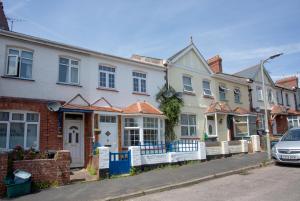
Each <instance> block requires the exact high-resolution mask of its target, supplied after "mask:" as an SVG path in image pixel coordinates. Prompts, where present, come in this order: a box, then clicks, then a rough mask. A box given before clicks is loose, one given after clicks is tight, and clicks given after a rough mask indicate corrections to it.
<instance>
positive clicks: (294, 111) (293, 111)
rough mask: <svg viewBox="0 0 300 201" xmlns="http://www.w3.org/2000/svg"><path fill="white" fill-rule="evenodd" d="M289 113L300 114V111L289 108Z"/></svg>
mask: <svg viewBox="0 0 300 201" xmlns="http://www.w3.org/2000/svg"><path fill="white" fill-rule="evenodd" d="M288 113H289V114H291V115H300V111H297V110H294V109H288Z"/></svg>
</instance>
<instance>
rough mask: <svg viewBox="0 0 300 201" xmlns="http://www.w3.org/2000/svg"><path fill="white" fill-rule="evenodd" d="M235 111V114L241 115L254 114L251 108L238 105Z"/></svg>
mask: <svg viewBox="0 0 300 201" xmlns="http://www.w3.org/2000/svg"><path fill="white" fill-rule="evenodd" d="M233 112H234V113H235V114H239V115H245V114H254V113H253V112H250V111H249V110H247V109H245V108H243V107H236V108H235V109H234V110H233Z"/></svg>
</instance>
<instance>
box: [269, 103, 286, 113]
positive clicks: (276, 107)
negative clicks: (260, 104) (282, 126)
mask: <svg viewBox="0 0 300 201" xmlns="http://www.w3.org/2000/svg"><path fill="white" fill-rule="evenodd" d="M271 114H287V109H286V107H284V106H282V105H274V106H273V107H272V108H271Z"/></svg>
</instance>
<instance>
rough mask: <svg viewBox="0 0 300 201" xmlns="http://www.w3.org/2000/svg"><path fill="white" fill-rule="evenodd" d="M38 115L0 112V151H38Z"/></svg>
mask: <svg viewBox="0 0 300 201" xmlns="http://www.w3.org/2000/svg"><path fill="white" fill-rule="evenodd" d="M38 129H39V114H38V113H34V112H10V111H0V149H13V148H14V147H15V146H17V145H19V146H22V147H23V148H25V149H28V148H31V147H32V148H35V149H38Z"/></svg>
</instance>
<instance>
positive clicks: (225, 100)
mask: <svg viewBox="0 0 300 201" xmlns="http://www.w3.org/2000/svg"><path fill="white" fill-rule="evenodd" d="M220 101H221V102H228V100H227V99H224V100H221V99H220Z"/></svg>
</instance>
